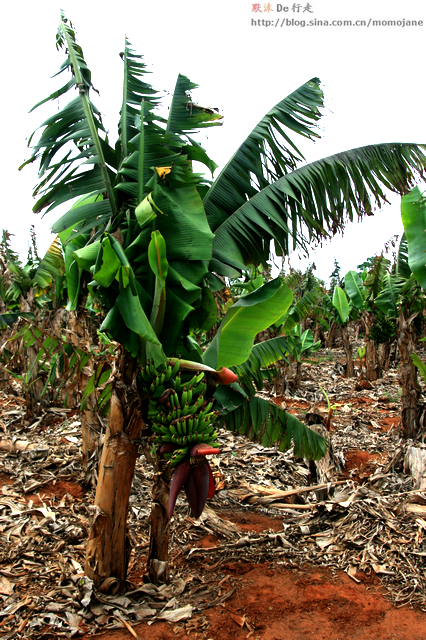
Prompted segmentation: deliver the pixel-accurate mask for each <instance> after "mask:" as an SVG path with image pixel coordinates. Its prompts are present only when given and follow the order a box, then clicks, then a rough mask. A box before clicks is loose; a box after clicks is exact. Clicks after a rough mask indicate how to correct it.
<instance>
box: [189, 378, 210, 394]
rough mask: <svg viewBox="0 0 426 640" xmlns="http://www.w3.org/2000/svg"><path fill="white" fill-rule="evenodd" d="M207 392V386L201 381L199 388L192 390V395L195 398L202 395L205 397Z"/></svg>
mask: <svg viewBox="0 0 426 640" xmlns="http://www.w3.org/2000/svg"><path fill="white" fill-rule="evenodd" d="M206 391H207V385H206V383H205V381H204V380H201V382H199V383H198V384H197V386H196V387H194V388H193V389H192V393H193V395H194V396H198V395H200V394H201V395H203V396H204V395H205V393H206Z"/></svg>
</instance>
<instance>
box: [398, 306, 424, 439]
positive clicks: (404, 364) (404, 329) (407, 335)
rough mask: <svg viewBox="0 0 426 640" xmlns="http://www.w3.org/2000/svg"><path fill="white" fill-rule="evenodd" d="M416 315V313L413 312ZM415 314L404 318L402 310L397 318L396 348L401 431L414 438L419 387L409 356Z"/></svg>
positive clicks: (417, 417) (412, 339)
mask: <svg viewBox="0 0 426 640" xmlns="http://www.w3.org/2000/svg"><path fill="white" fill-rule="evenodd" d="M415 315H417V314H415ZM415 315H413V316H411V317H410V318H408V319H406V318H404V314H403V312H402V310H401V311H400V312H399V319H398V329H399V331H398V334H399V335H398V349H399V354H400V357H401V361H400V364H399V381H400V384H401V389H402V395H401V403H402V415H401V421H402V431H403V433H404V436H405V438H415V437H416V436H417V435H418V431H419V406H418V403H419V399H420V388H419V384H418V381H417V369H416V367H415V365H414V363H413V360H412V358H411V354H412V353H414V344H415V336H414V328H413V323H412V321H413V320H414V318H415Z"/></svg>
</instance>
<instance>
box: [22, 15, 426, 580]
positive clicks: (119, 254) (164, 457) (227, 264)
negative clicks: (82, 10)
mask: <svg viewBox="0 0 426 640" xmlns="http://www.w3.org/2000/svg"><path fill="white" fill-rule="evenodd" d="M57 47H58V48H59V49H64V50H65V52H66V59H65V61H64V63H63V64H62V66H61V69H60V74H69V75H68V77H67V79H66V81H65V84H63V85H62V86H61V87H60V88H59V89H58V90H57V91H55V92H54V93H52V94H51V95H50V96H48V97H47V98H45V99H44V100H42V101H41V102H39V103H38V104H37V105H35V107H37V106H39V105H40V104H43V103H45V102H48V101H53V102H54V105H55V112H54V114H53V115H52V116H51V117H49V118H47V119H46V120H45V121H44V123H43V124H42V125H41V127H42V131H41V135H40V137H39V139H38V141H37V142H35V143H33V139H34V135H33V136H31V138H30V141H29V144H30V145H33V146H32V149H33V151H32V155H31V157H30V158H29V159H28V160H27V161H26V162H25V163H24V165H25V164H28V163H31V162H36V161H38V162H39V182H38V184H37V186H36V189H35V192H34V196H35V197H36V198H37V201H36V204H35V207H34V211H36V212H41V211H46V212H51V211H54V209H55V208H56V207H57V206H58V205H59V204H63V203H67V202H70V201H71V200H73V199H75V198H80V201H79V202H78V205H77V206H76V205H75V204H74V205H73V206H71V208H70V209H69V210H68V211H67V212H66V213H64V214H63V215H62V216H61V217H60V218H59V219H58V220H57V221H56V222H54V224H53V225H52V228H53V230H54V231H55V232H56V233H58V234H59V235H60V237H61V240H62V242H63V243H64V245H65V268H66V278H67V291H68V298H69V303H68V308H69V309H71V310H72V309H76V308H77V306H78V304H79V301H80V300H81V292H83V291H84V294H85V295H86V293H87V298H88V300H89V302H90V301H92V302H93V303H94V304H96V305H97V307H98V308H100V309H102V310H103V314H104V320H103V323H102V326H101V329H102V331H104V332H106V333H108V334H109V335H110V336H111V338H112V339H114V340H116V341H117V342H119V343H120V344H121V345H122V352H121V357H120V358H119V359H118V360H117V367H116V375H115V382H114V388H113V390H112V395H111V409H110V416H109V426H108V431H107V434H106V439H105V446H104V450H103V457H102V460H101V464H100V473H99V483H98V489H97V493H96V498H95V504H96V507H97V510H96V514H97V515H96V517H95V519H94V522H93V524H92V529H91V533H90V539H89V545H88V551H87V557H86V565H85V571H86V573H87V574H88V575H89V576H91V577H93V578H94V580H95V583H96V586H99V587H103V588H105V589H106V588H107V585H109V586H111V588H112V587H113V586H114V585H113V582H114V580H112V582H111V577H115V579H116V582H117V584H118V586H122V585H123V584H124V581H125V576H126V568H127V561H128V557H129V554H128V540H127V538H126V513H127V505H128V500H129V493H130V488H131V481H132V477H133V472H134V465H135V461H136V457H137V452H138V446H139V442H140V441H142V446H144V448H145V451H146V455H147V456H148V457H149V456H150V449H151V447H152V445H153V444H154V445H155V446H154V449H155V451H154V461H155V464H156V467H157V473H156V474H155V478H156V481H155V483H154V488H153V504H154V506H153V512H152V514H151V541H150V549H149V569H150V575H151V578H152V579H154V580H157V581H159V580H160V579H163V578H164V579H167V575H168V562H167V547H168V533H169V528H170V520H169V480H170V474H171V470H172V468H173V466H172V465H173V464H174V463H175V462H177V460H176V459H177V458H179V456H182V455H183V457H182V458H180V462H181V463H183V462H188V460H189V463H190V465H192V466H193V467H196V466H197V463H198V462H199V460H198V458H199V457H200V456H201V457H203V456H202V455H201V454H200V455H199V452H200V451H205V450H206V449H203V448H200V449H197V451H198V453H195V454H194V455H193V456H192V455H191V452H192V449H193V447H191V446H190V445H192V444H193V441H192V442H191V441H190V439H188V436H191V437H192V435H193V433H194V432H192V433H190V429H191V423H190V418H188V419H186V420H185V426H183V425H182V418H183V417H186V416H182V414H181V416H180V417H177V414H178V412H179V406H172V403H173V402H176V400H177V398H176V396H175V394H177V395H178V403H177V404H178V405H180V403H181V402H183V398H182V394H184V393H185V392H186V394H188V393H189V392H190V391H192V398H191V403H192V404H191V403H188V405H189V406H190V407H191V411H192V412H193V414H194V413H197V416H196V418H198V424H203V427H202V428H203V429H204V428H205V422H206V420H207V423H208V427H207V428H208V429H210V426H212V425H214V422H215V420H216V418H217V414H216V412H215V411H214V407H212V409H213V410H209V411H207V413H206V407H207V406H209V405H210V404H211V402H212V400H211V398H212V397H213V396H215V397H216V398H217V395H216V393H218V392H219V390H221V389H222V396H226V394H227V393H229V394H230V397H231V395H232V391H233V389H232V386H231V387H229V386H228V387H225V386H224V385H221V384H220V383H221V382H223V381H229V377H227V374H226V372H225V371H224V369H226V368H229V367H231V366H237V365H239V364H242V363H243V362H244V361H245V360H247V359H248V358H249V357H250V354H251V349H252V346H253V340H254V330H256V331H259V330H262V328H265V327H267V326H269V325H270V324H271V323H272V322H276V321H277V320H278V318H279V317H282V315H283V314H284V313H285V311H286V308H287V307H286V305H288V304H289V301H290V299H291V292H289V290H288V288H287V287H286V286H285V285H284V284H283V283H282V282H281V281H278V280H277V281H271V282H268V283H267V284H265V285H263V286H262V287H260V288H259V289H257V290H255V291H254V292H252V293H251V294H250V295H247V296H245V297H244V298H243V299H241V300H239V301H238V302H237V303H236V304H235V305H233V307H231V308H230V309H228V311H227V313H226V315H225V317H224V319H223V321H222V323H221V326H220V327H219V331H218V333H217V336H216V337H215V338H214V339H213V341H212V343H211V344H210V346H209V347H208V348H207V349H206V351H205V352H204V353H200V352H199V350H198V349H197V346H196V344H194V340H193V339H192V336H193V335H194V332H195V333H196V332H197V331H206V330H207V327H208V326H209V323H213V321H214V318H213V314H212V307H213V302H214V296H213V294H214V292H215V291H218V290H219V289H221V288H222V287H223V279H222V278H223V277H228V278H230V277H238V276H240V275H241V273H242V272H243V271H244V270H245V269H246V267H247V265H248V264H253V265H262V266H263V268H266V267H267V259H268V257H269V254H270V245H271V240H273V241H274V244H275V248H276V251H277V252H278V253H280V254H287V253H288V251H289V249H290V246H291V245H293V246H296V245H299V246H306V245H307V244H308V243H309V242H311V241H315V240H318V241H320V240H321V239H323V237H324V236H325V235H327V233H328V232H331V233H335V232H336V231H337V230H338V229H339V228H340V227H342V226H343V224H344V219H345V216H346V215H347V216H348V217H349V218H352V217H353V215H354V213H356V214H358V215H362V214H363V212H367V213H368V212H370V211H371V208H372V207H371V202H370V201H371V199H372V198H373V199H374V200H375V201H376V202H377V203H378V204H380V202H382V201H384V199H385V196H384V193H383V191H382V185H383V186H386V187H387V188H391V189H393V190H396V191H400V190H403V191H405V190H407V189H408V187H409V185H410V184H411V182H412V181H413V179H414V176H415V175H417V174H419V173H420V174H423V172H424V169H425V167H426V157H425V155H424V153H423V150H422V148H421V147H420V146H418V145H415V144H387V145H386V144H385V145H380V146H370V147H364V148H361V149H355V150H352V151H348V152H344V153H341V154H337V155H335V156H332V157H330V158H326V159H325V160H319V161H316V162H314V163H311V164H304V162H305V158H304V156H303V155H302V154H301V152H300V151H299V150H298V148H297V146H296V145H295V143H294V141H293V140H292V139H291V138H290V136H291V137H293V135H301V136H303V137H305V138H308V139H310V140H314V139H315V138H317V137H318V133H317V130H316V129H317V122H318V120H319V119H320V117H321V112H320V108H321V107H322V105H323V94H322V91H321V89H320V86H319V84H320V83H319V80H318V79H317V78H313V79H312V80H310V81H309V82H306V83H305V84H304V85H302V86H301V87H300V88H299V89H297V90H296V91H294V92H293V93H292V94H290V95H289V96H288V97H287V98H284V99H283V100H281V101H280V102H279V103H278V104H277V105H275V106H274V107H273V108H272V109H271V110H270V111H269V112H268V113H267V114H266V115H265V116H264V118H262V120H261V121H260V122H259V123H258V125H257V126H256V127H255V128H254V129H253V131H252V132H251V133H250V134H249V136H248V137H247V139H246V140H245V141H244V142H243V143H242V145H241V146H240V147H239V149H238V150H237V151H236V153H235V154H234V155H233V156H232V158H231V159H230V161H229V162H228V163H227V165H226V166H225V167H224V169H223V170H222V171H221V172H220V174H219V175H218V177H217V178H216V179H215V180H214V181H212V180H210V179H208V178H206V177H205V176H204V175H202V174H199V173H196V172H195V171H194V170H193V162H195V161H196V162H197V163H202V164H203V165H204V166H205V167H206V168H207V170H208V171H209V172H210V173H211V174H212V175H213V172H214V171H215V169H216V165H215V163H214V162H213V161H212V160H211V159H210V158H209V157H208V155H207V153H206V152H205V150H204V149H203V148H202V146H201V145H200V144H199V143H198V142H196V140H195V139H194V138H193V137H192V136H193V134H195V132H196V131H197V130H199V129H201V128H205V127H210V126H218V125H220V124H221V119H222V116H220V115H219V113H218V112H217V109H215V108H209V107H202V106H200V105H198V104H196V103H195V102H194V101H193V100H192V97H191V92H192V91H193V90H194V89H195V88H196V85H195V84H193V83H192V82H191V81H190V80H189V79H188V78H187V77H185V76H183V75H179V76H178V79H177V82H176V86H175V90H174V93H173V98H172V102H171V106H170V109H169V112H168V117H167V118H164V117H162V116H161V115H159V113H158V111H157V108H158V106H159V103H160V98H159V94H158V92H156V91H155V90H154V89H153V88H152V86H151V85H149V84H148V83H147V82H145V73H146V71H145V64H144V62H143V59H142V57H141V56H139V55H137V54H136V53H135V52H134V50H133V49H132V47H131V44H130V42H129V41H128V40H127V38H126V39H125V43H124V48H123V52H122V54H121V58H122V60H123V66H124V82H123V94H122V95H123V99H122V105H121V112H120V121H119V139H118V141H117V144H115V145H114V146H111V145H110V142H109V138H108V136H107V134H106V132H105V129H104V127H103V124H102V120H101V117H100V112H99V110H98V109H97V107H96V106H95V105H94V103H93V102H92V99H91V94H92V89H93V85H92V75H91V71H90V69H89V67H88V65H87V63H86V61H85V59H84V55H83V50H82V48H81V46H80V45H79V44H78V43H77V41H76V35H75V31H74V27H73V25H72V24H71V23H70V22H69V21H68V20H67V19H66V18H65V16H64V15H63V14H62V16H61V21H60V25H59V29H58V34H57ZM75 90H77V91H75ZM71 92H72V99H71V101H70V102H69V103H67V104H66V105H65V106H64V107H63V108H62V109H60V110H59V111H57V110H56V104H57V100H58V98H60V99H61V101H62V100H63V99H64V98H65V97H66V96H69V95H70V93H71ZM35 107H34V108H35ZM24 165H22V166H24ZM237 329H238V331H237ZM238 332H239V333H238ZM236 335H238V336H239V337H238V339H236V338H235V336H236ZM197 354H198V355H197ZM174 358H176V359H177V361H178V362H180V364H179V371H174V368H175V365H176V363H175V362H174V360H172V359H174ZM194 361H195V365H194ZM172 362H173V366H172V364H171V363H172ZM191 363H192V364H191ZM194 366H195V367H196V370H198V371H199V372H200V373H201V372H203V371H205V369H203V367H205V366H207V367H209V369H208V370H207V375H206V374H203V375H204V376H205V379H203V378H201V379H200V380H199V382H197V383H195V382H194V381H193V382H191V380H193V378H194V375H197V374H194ZM170 367H172V372H173V375H172V373H171V372H170ZM185 367H189V369H187V368H185ZM197 367H198V369H197ZM212 370H213V371H212ZM188 371H189V373H188ZM179 372H180V378H181V380H180V383H181V385H182V383H183V385H182V390H181V389H180V387H179V390H177V389H176V385H179ZM217 372H219V373H217ZM169 374H170V377H169V378H168V380H167V382H166V377H168V376H169ZM198 375H199V374H198ZM211 379H212V381H213V384H212V385H211V384H210V383H211ZM164 382H166V385H165V384H164ZM217 383H219V386H218V388H217V389H216V384H217ZM200 384H201V385H202V387H201V390H204V386H203V385H204V384H205V385H206V394H207V397H204V399H203V400H201V399H200V398H201V397H202V396H203V393H201V390H198V386H199V385H200ZM194 385H195V386H194ZM161 387H164V391H162V390H161ZM185 387H187V388H186V391H185ZM195 389H197V391H195ZM223 390H225V391H223ZM226 390H228V391H226ZM164 393H165V394H166V396H163V394H164ZM208 394H210V395H208ZM184 397H185V396H184ZM187 397H188V396H186V400H187ZM222 400H223V402H222ZM217 402H218V405H219V400H217ZM221 402H222V405H221V406H225V400H224V399H223V398H222V399H221ZM163 403H165V406H163ZM169 403H170V407H168V406H167V405H168V404H169ZM204 403H206V404H204ZM194 404H196V408H195V409H194ZM185 405H186V401H185ZM164 409H166V410H167V411H164ZM175 410H176V417H174V411H175ZM180 411H181V412H182V406H180ZM200 412H203V415H202V416H200ZM150 414H152V415H150ZM169 414H170V415H169ZM188 415H192V414H188ZM250 415H252V416H253V418H250V419H249V421H251V422H250V424H251V423H252V422H253V421H255V422H256V424H257V425H258V426H259V425H261V424H262V420H264V421H265V424H267V425H269V424H270V422H269V414H268V415H267V412H266V411H264V410H262V411H260V412H259V413H258V414H256V415H255V414H254V412H251V414H250ZM157 416H159V420H158V423H157V421H156V420H157ZM164 416H165V417H164ZM200 417H201V422H200ZM152 418H155V420H153V419H152ZM160 418H161V419H160ZM161 420H165V424H163V422H161ZM175 420H178V422H176V423H175V422H174V421H175ZM193 420H194V419H193ZM288 420H289V419H288V418H286V414H282V415H281V414H280V416H279V420H276V421H275V423H274V425H275V426H274V432H273V435H274V441H276V442H278V443H280V442H282V441H287V442H288V432H287V422H288ZM179 421H180V422H179ZM172 423H173V424H172ZM154 424H161V425H162V426H163V427H166V431H168V433H167V434H166V433H164V430H162V429H161V427H156V428H157V431H155V429H154ZM175 424H176V426H175ZM172 426H173V427H174V428H175V429H176V431H177V436H176V434H174V433H173V432H172V429H171V427H172ZM179 428H180V429H181V431H182V433H179ZM192 428H194V427H193V423H192ZM242 428H243V427H241V429H242ZM297 428H298V429H299V431H300V432H303V433H307V431H306V428H305V427H303V425H301V424H299V425H298V427H297ZM158 429H160V431H161V433H162V435H160V433H159V432H158ZM185 431H186V432H185ZM294 432H295V429H293V433H294ZM197 433H198V432H197ZM202 433H205V432H204V431H203V432H202ZM206 433H207V432H206ZM209 433H210V432H209ZM211 433H214V430H213V431H212V432H211ZM163 435H164V436H166V438H169V437H170V438H171V437H172V436H176V437H177V439H178V440H177V442H173V440H171V442H165V441H163ZM159 437H160V438H161V439H162V440H161V442H163V444H161V445H160V443H159V441H158V438H159ZM185 438H186V441H185ZM197 438H198V436H197ZM309 438H311V439H312V438H314V436H311V435H309ZM305 440H306V438H305ZM303 441H304V438H303V437H302V438H301V442H303ZM212 442H214V438H213V436H211V438H209V441H208V442H202V443H200V442H196V443H195V445H200V446H201V444H205V445H209V446H210V444H211V443H212ZM165 445H167V446H166V449H168V450H167V451H165V450H164V446H165ZM172 445H173V446H172ZM195 445H194V446H195ZM176 446H177V447H178V448H176ZM177 451H180V452H181V453H180V454H177ZM182 451H184V453H183V454H182ZM172 459H173V462H172ZM191 460H193V462H191ZM202 463H203V464H205V463H204V462H202ZM177 464H179V462H177ZM177 464H176V467H175V468H177ZM186 466H187V465H186ZM197 473H198V472H197ZM189 477H190V478H191V480H189ZM181 478H182V476H181ZM196 478H198V480H199V482H200V491H201V489H202V495H203V496H204V495H205V489H206V473H205V470H203V471H202V473H198V475H197V476H196ZM193 480H194V476H193V475H192V474H190V476H188V478H187V479H186V482H185V483H184V486H186V484H187V483H188V482H193ZM174 490H175V488H174ZM190 493H191V492H190ZM192 493H193V492H192ZM210 494H211V488H210V484H209V485H208V487H207V495H210ZM191 495H192V494H191ZM194 500H195V498H194ZM200 504H201V500H198V497H197V503H196V504H195V502H194V508H193V513H194V514H196V513H198V512H199V508H200ZM113 541H114V548H113V547H112V544H113ZM105 581H109V582H107V584H106V583H105ZM114 588H115V587H114Z"/></svg>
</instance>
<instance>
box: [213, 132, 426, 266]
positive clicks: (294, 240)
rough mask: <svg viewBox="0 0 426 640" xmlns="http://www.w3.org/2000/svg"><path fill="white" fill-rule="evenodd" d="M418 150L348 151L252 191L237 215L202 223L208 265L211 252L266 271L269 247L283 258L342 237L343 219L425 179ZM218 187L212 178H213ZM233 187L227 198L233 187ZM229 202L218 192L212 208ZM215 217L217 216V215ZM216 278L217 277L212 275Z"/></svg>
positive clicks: (223, 212) (226, 213) (425, 159)
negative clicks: (209, 236)
mask: <svg viewBox="0 0 426 640" xmlns="http://www.w3.org/2000/svg"><path fill="white" fill-rule="evenodd" d="M424 148H425V147H424V146H423V145H415V144H402V143H401V144H400V143H387V144H381V145H372V146H367V147H360V148H358V149H352V150H350V151H346V152H343V153H338V154H336V155H333V156H330V157H328V158H324V159H322V160H317V161H315V162H313V163H311V164H308V165H305V166H303V167H301V168H298V169H296V170H295V171H293V173H290V174H287V175H284V176H282V177H280V178H278V179H277V180H276V181H275V182H272V183H271V184H269V185H267V186H264V187H263V188H262V190H261V191H256V190H255V189H254V187H252V189H251V192H250V193H248V191H247V192H246V196H247V199H246V200H244V202H243V203H242V204H240V205H239V207H238V208H236V209H234V210H233V211H230V210H229V207H228V205H226V206H225V205H223V208H220V205H219V202H217V203H216V205H215V209H214V210H213V209H210V210H209V201H208V200H207V198H208V196H209V194H210V192H211V191H212V189H213V188H212V189H210V191H209V193H208V194H207V196H206V198H205V205H206V211H207V214H208V219H209V223H210V224H211V226H212V229H213V230H214V232H215V242H214V246H213V257H215V256H216V253H217V252H220V254H221V256H224V259H223V261H224V262H225V264H226V255H232V256H233V257H234V258H237V259H238V260H240V261H241V262H245V263H246V264H247V263H249V262H252V263H253V264H260V263H265V261H266V259H267V258H268V257H269V253H270V241H271V240H274V241H275V247H279V248H280V251H281V252H282V253H283V254H284V255H288V254H289V252H290V250H291V249H292V248H295V247H296V246H302V247H304V248H306V247H307V246H308V244H309V243H312V242H314V241H319V240H321V239H323V238H324V237H326V236H327V235H328V234H329V233H330V234H334V233H336V231H337V230H339V229H342V228H343V226H344V223H345V221H346V220H347V219H349V220H353V219H354V215H355V214H356V215H357V216H358V217H359V218H361V217H362V216H363V215H364V214H365V213H367V214H368V213H371V212H372V210H373V204H372V201H374V203H375V204H376V206H378V207H379V206H380V205H381V204H382V203H383V202H386V195H385V192H384V189H385V188H387V189H391V190H392V191H395V192H399V193H401V192H404V191H406V190H407V189H408V188H409V187H410V186H411V185H412V184H413V182H414V181H415V179H416V176H419V175H424V171H425V168H426V156H425V154H424V152H423V149H424ZM218 180H219V178H218ZM239 181H240V178H239V176H238V175H236V176H235V179H234V183H235V186H234V190H236V189H237V185H239ZM219 197H221V199H222V200H223V202H230V201H232V198H228V194H227V192H226V191H225V190H223V191H216V200H217V201H219ZM217 211H220V213H217ZM216 271H217V272H218V273H220V271H219V269H218V268H216Z"/></svg>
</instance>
